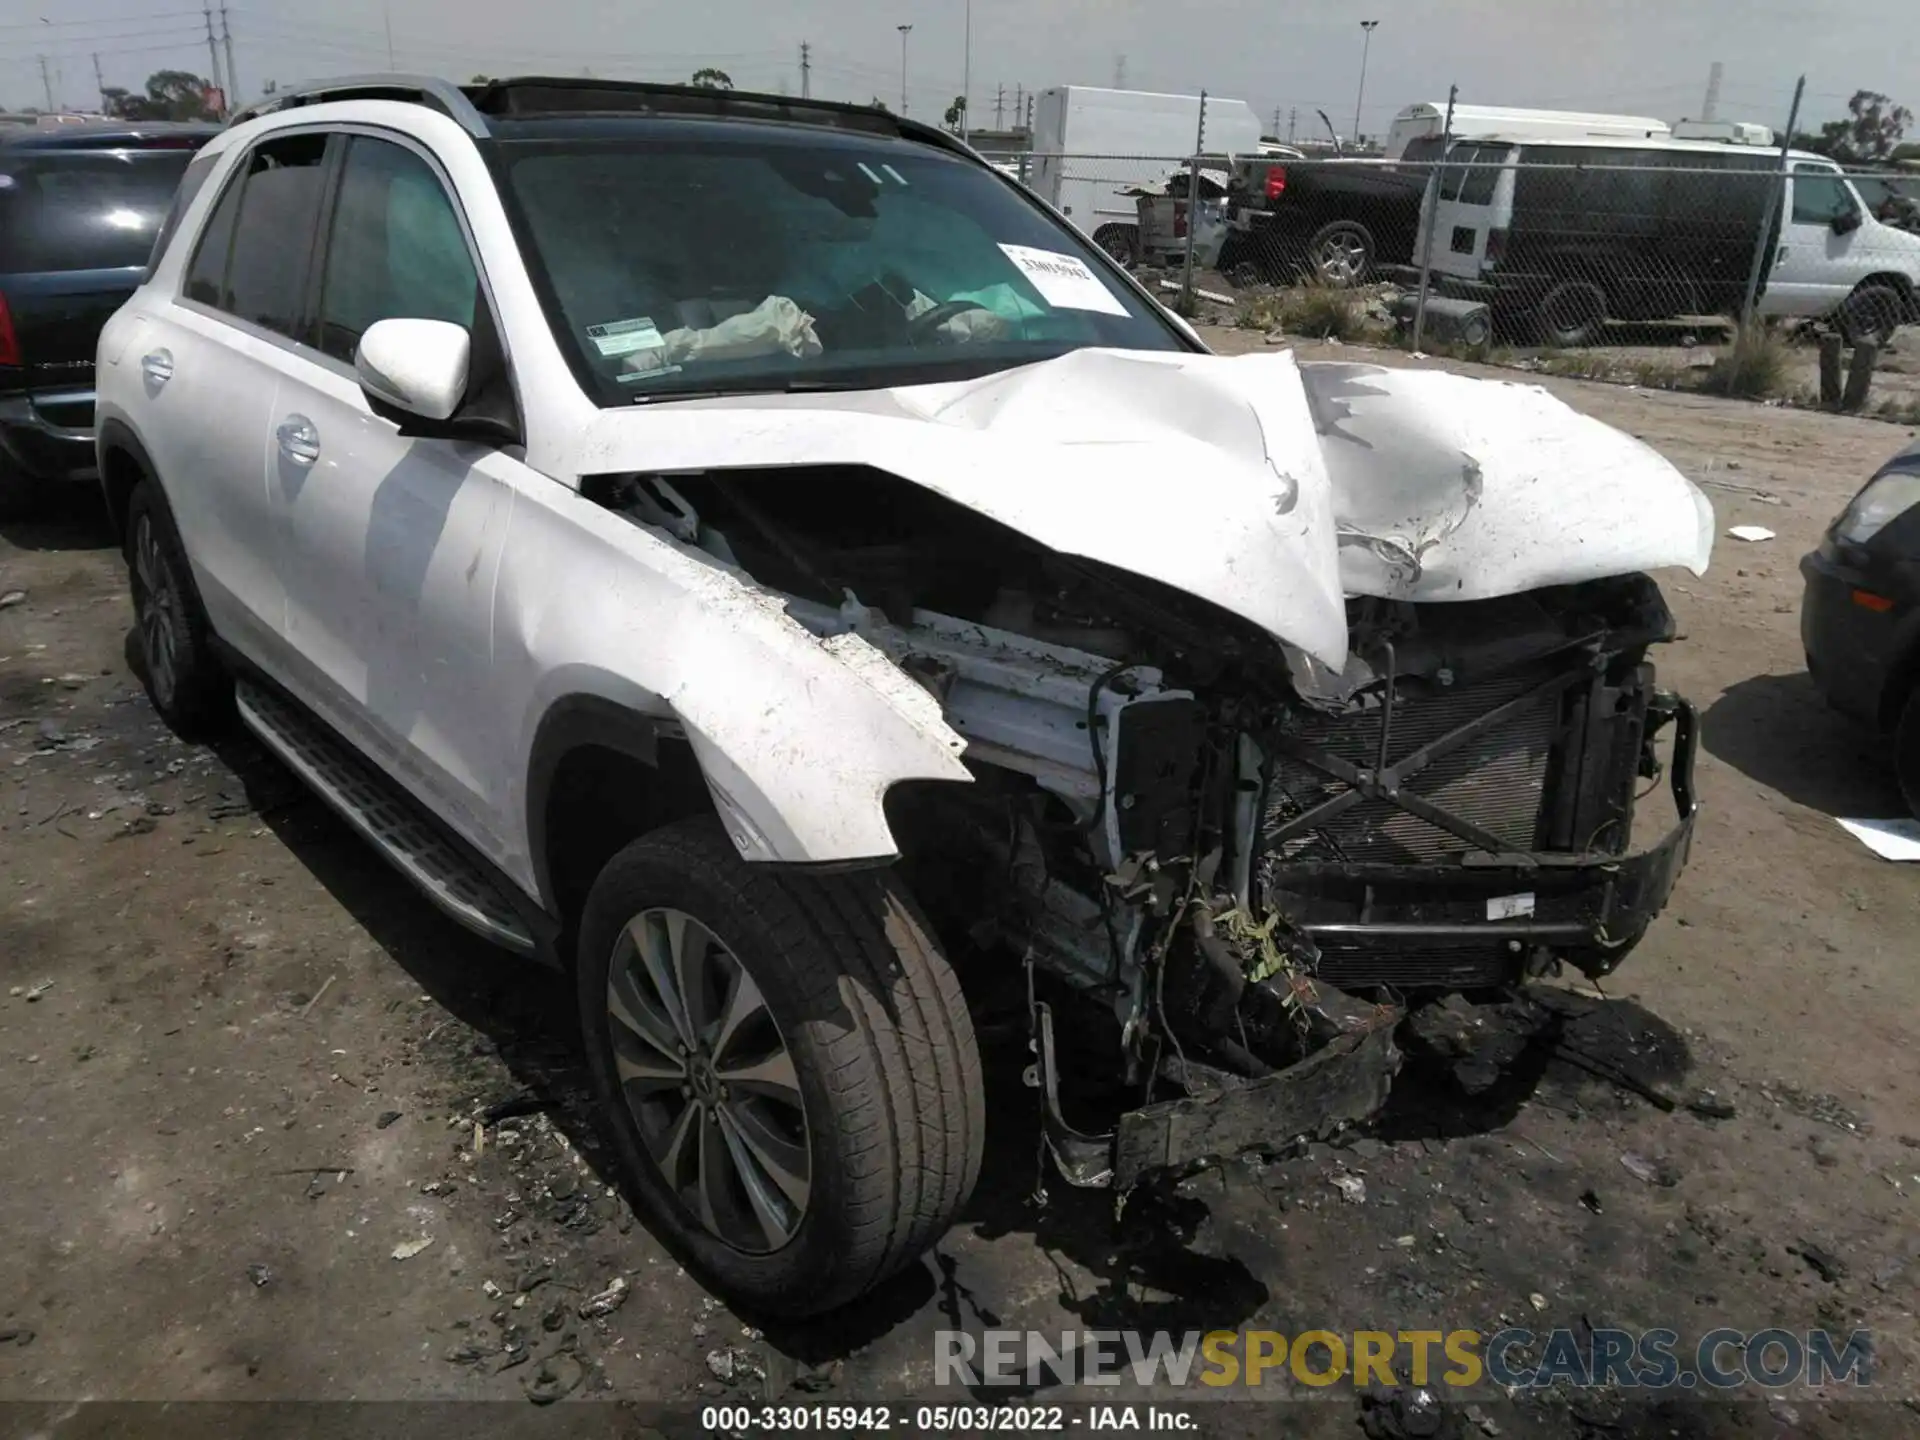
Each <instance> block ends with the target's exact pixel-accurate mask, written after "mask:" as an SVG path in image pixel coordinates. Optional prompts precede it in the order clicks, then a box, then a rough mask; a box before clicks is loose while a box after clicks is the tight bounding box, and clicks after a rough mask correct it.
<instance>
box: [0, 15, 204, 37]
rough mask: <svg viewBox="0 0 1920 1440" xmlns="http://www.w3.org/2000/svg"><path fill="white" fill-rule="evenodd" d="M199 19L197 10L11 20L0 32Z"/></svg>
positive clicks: (44, 30)
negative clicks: (87, 18) (91, 17)
mask: <svg viewBox="0 0 1920 1440" xmlns="http://www.w3.org/2000/svg"><path fill="white" fill-rule="evenodd" d="M183 18H184V19H193V20H198V19H199V18H200V12H199V11H198V10H160V11H155V12H152V13H149V14H146V15H99V16H95V17H94V18H93V19H90V20H36V21H27V20H11V21H6V22H4V23H0V30H37V31H39V32H41V33H43V34H44V33H45V32H46V31H47V30H48V29H49V28H53V29H62V28H67V27H71V26H75V25H141V24H144V23H145V22H147V21H149V20H176V19H183Z"/></svg>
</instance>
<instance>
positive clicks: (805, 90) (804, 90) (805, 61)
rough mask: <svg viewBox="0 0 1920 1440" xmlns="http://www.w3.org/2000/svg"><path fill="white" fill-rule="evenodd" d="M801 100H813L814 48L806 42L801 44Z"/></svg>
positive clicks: (803, 41)
mask: <svg viewBox="0 0 1920 1440" xmlns="http://www.w3.org/2000/svg"><path fill="white" fill-rule="evenodd" d="M800 98H801V99H802V100H811V99H812V98H813V46H811V45H809V44H808V43H807V42H806V41H805V40H802V41H801V42H800Z"/></svg>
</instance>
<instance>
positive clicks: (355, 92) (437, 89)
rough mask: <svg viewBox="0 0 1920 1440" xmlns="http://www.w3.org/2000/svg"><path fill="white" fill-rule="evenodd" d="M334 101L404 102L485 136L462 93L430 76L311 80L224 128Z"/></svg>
mask: <svg viewBox="0 0 1920 1440" xmlns="http://www.w3.org/2000/svg"><path fill="white" fill-rule="evenodd" d="M334 100H404V101H410V102H412V103H413V104H416V105H425V106H428V107H429V108H431V109H434V110H438V111H439V112H440V113H441V114H442V115H445V116H447V117H449V118H450V119H452V120H454V121H456V122H458V124H459V125H460V127H461V128H462V129H463V130H465V131H467V133H469V134H471V135H485V134H486V133H487V122H486V121H485V120H484V119H482V118H481V115H480V112H479V111H478V110H476V109H474V108H473V102H472V101H471V100H469V99H467V97H466V93H465V92H464V91H462V90H461V88H460V87H459V86H458V85H455V84H454V83H453V82H452V81H450V80H442V79H440V78H439V77H437V76H433V75H349V76H346V77H344V78H342V79H338V80H315V81H312V82H310V83H308V84H304V85H293V86H289V87H287V88H286V89H284V90H276V91H274V92H273V94H271V95H263V96H261V97H260V98H259V99H258V100H256V101H254V102H253V104H251V105H248V106H245V107H244V108H242V109H239V110H236V111H234V112H233V114H231V115H229V116H228V117H227V124H228V125H239V124H243V123H244V122H246V121H248V120H254V119H257V118H259V117H260V116H262V115H270V114H272V113H274V112H275V111H277V110H292V109H295V108H297V107H299V106H302V105H324V104H327V103H328V102H330V101H334Z"/></svg>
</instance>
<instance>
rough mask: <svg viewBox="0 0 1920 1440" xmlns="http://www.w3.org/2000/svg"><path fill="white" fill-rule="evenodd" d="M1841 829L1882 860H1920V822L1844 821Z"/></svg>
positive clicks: (1841, 822) (1841, 823)
mask: <svg viewBox="0 0 1920 1440" xmlns="http://www.w3.org/2000/svg"><path fill="white" fill-rule="evenodd" d="M1840 828H1841V829H1843V830H1845V831H1846V832H1847V833H1848V834H1849V835H1851V836H1853V837H1854V839H1856V840H1858V841H1859V842H1860V843H1861V844H1862V845H1864V846H1866V847H1867V848H1868V849H1869V850H1871V851H1873V853H1874V854H1876V855H1878V856H1879V857H1880V858H1881V859H1882V860H1920V820H1842V821H1840Z"/></svg>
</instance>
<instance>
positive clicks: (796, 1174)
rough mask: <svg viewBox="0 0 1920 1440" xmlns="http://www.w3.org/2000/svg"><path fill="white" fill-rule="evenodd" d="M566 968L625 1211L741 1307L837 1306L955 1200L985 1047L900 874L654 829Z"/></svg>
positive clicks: (903, 1258) (591, 907)
mask: <svg viewBox="0 0 1920 1440" xmlns="http://www.w3.org/2000/svg"><path fill="white" fill-rule="evenodd" d="M577 976H578V985H579V1004H580V1017H581V1026H582V1031H583V1033H584V1036H585V1039H586V1044H587V1059H588V1064H589V1067H590V1069H591V1071H592V1075H593V1080H594V1085H595V1088H596V1090H597V1091H598V1094H599V1097H600V1100H601V1103H602V1106H603V1109H604V1112H605V1115H606V1117H607V1120H608V1123H609V1126H610V1128H611V1130H612V1134H613V1139H614V1142H615V1145H616V1148H617V1150H618V1152H619V1154H620V1157H621V1161H622V1163H623V1166H624V1168H625V1170H626V1173H627V1176H628V1178H629V1180H630V1181H631V1183H632V1189H633V1192H634V1194H635V1196H636V1198H637V1200H638V1204H639V1208H640V1210H641V1211H642V1213H643V1216H644V1218H645V1219H646V1220H647V1221H648V1223H649V1224H650V1225H651V1226H652V1227H653V1229H654V1231H655V1233H656V1234H658V1235H659V1236H660V1237H661V1238H662V1239H663V1240H664V1241H666V1242H667V1243H668V1244H669V1245H671V1246H672V1247H673V1248H675V1249H676V1250H677V1251H679V1252H680V1253H681V1254H682V1256H683V1257H684V1258H685V1259H686V1260H687V1261H688V1263H689V1265H690V1267H691V1268H693V1269H694V1270H696V1271H697V1272H698V1273H699V1274H700V1276H701V1278H702V1279H703V1280H704V1281H705V1282H706V1283H707V1284H708V1285H709V1286H710V1287H711V1288H713V1289H714V1290H715V1291H717V1292H719V1293H720V1294H722V1295H724V1296H726V1297H727V1298H728V1299H729V1300H731V1301H733V1302H734V1303H737V1304H740V1305H743V1306H746V1307H749V1308H752V1309H755V1310H758V1311H761V1312H764V1313H766V1314H770V1315H785V1316H803V1315H812V1314H818V1313H821V1312H823V1311H827V1310H831V1309H834V1308H835V1307H837V1306H840V1305H843V1304H845V1303H846V1302H847V1301H849V1300H852V1299H853V1298H854V1297H856V1296H858V1295H860V1294H861V1293H863V1292H864V1291H867V1290H869V1289H871V1288H872V1287H873V1286H875V1285H877V1284H879V1283H880V1282H881V1281H882V1280H884V1279H885V1278H886V1277H887V1276H889V1275H891V1274H893V1273H894V1272H895V1271H897V1270H899V1269H901V1268H902V1267H904V1266H906V1265H908V1264H910V1263H912V1261H913V1260H915V1259H916V1258H917V1257H918V1256H919V1255H920V1254H921V1252H922V1251H924V1250H925V1249H926V1248H927V1247H928V1246H929V1245H931V1244H932V1243H933V1242H934V1241H935V1240H937V1239H938V1238H939V1237H940V1235H941V1234H942V1233H944V1232H945V1230H946V1229H947V1227H948V1226H949V1225H951V1224H952V1223H953V1221H954V1219H955V1217H956V1216H957V1215H958V1214H959V1212H960V1209H961V1207H962V1206H963V1205H964V1204H965V1203H966V1201H967V1197H968V1196H969V1195H970V1194H971V1192H972V1189H973V1185H974V1181H975V1179H976V1178H977V1177H978V1174H979V1170H980V1157H981V1150H982V1147H983V1142H984V1140H985V1134H986V1117H985V1108H984V1105H985V1102H984V1098H983V1092H982V1088H981V1079H980V1057H979V1051H978V1049H977V1048H976V1045H975V1041H974V1035H973V1025H972V1021H971V1019H970V1018H969V1016H968V1014H967V1010H966V1005H965V1002H964V1001H963V999H962V997H961V994H960V987H959V982H958V981H957V979H956V978H955V976H954V973H953V971H952V969H951V967H949V966H948V964H947V962H946V959H945V957H944V956H942V955H941V953H940V951H939V950H938V948H937V947H936V946H935V944H934V942H933V939H932V937H931V936H930V934H929V933H928V931H927V928H926V924H925V922H924V921H923V920H922V918H921V916H920V913H919V911H918V909H917V908H916V907H915V906H914V905H913V903H912V901H911V900H910V899H909V898H908V896H907V895H906V893H905V891H904V890H903V889H902V888H901V886H900V883H899V880H898V877H897V876H896V875H895V874H894V873H893V872H891V871H889V870H871V871H862V872H855V873H850V874H844V875H806V874H799V873H795V872H793V871H791V870H789V869H785V868H783V867H779V866H773V865H749V864H747V863H746V862H745V861H743V860H742V859H741V858H740V856H739V854H738V853H737V852H736V851H735V850H734V848H733V846H732V844H731V843H730V842H729V841H728V839H727V837H726V834H725V832H724V831H723V830H722V829H721V827H720V826H719V825H718V824H717V823H716V822H714V821H712V820H710V819H703V820H695V821H687V822H683V823H680V824H677V825H673V826H669V827H667V828H666V829H663V830H659V831H656V832H655V833H653V834H651V835H648V836H645V837H643V838H642V839H640V840H637V841H635V842H634V843H633V844H631V845H629V846H628V847H627V848H626V849H624V850H622V851H621V852H620V853H619V854H618V855H616V856H615V857H614V858H613V860H612V861H611V862H610V863H609V864H608V865H607V868H606V869H605V871H603V872H602V873H601V876H600V878H599V880H598V881H596V882H595V884H594V887H593V891H592V893H591V895H589V897H588V899H587V904H586V908H585V912H584V913H583V915H582V917H581V923H580V950H579V965H578V969H577Z"/></svg>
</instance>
